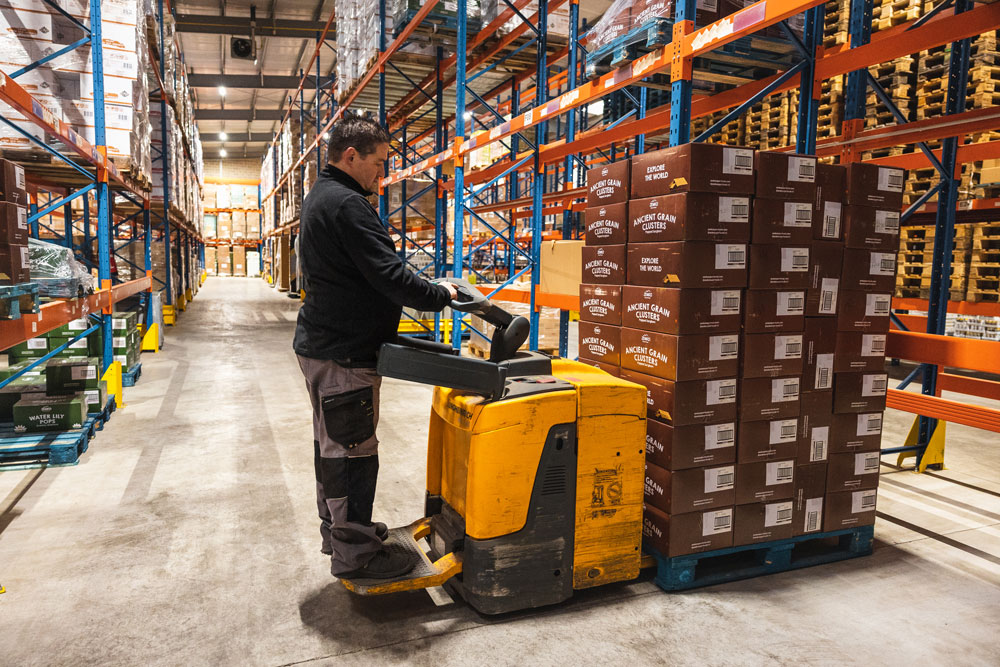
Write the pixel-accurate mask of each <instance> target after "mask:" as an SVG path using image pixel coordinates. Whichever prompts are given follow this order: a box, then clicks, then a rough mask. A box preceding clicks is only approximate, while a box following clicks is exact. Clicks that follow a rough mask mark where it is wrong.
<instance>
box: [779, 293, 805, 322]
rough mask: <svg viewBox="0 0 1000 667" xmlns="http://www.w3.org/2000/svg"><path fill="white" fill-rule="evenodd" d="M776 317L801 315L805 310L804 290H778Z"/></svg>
mask: <svg viewBox="0 0 1000 667" xmlns="http://www.w3.org/2000/svg"><path fill="white" fill-rule="evenodd" d="M777 294H778V307H777V309H776V310H777V315H778V317H788V316H790V315H801V314H803V313H804V312H805V307H806V293H805V292H778V293H777Z"/></svg>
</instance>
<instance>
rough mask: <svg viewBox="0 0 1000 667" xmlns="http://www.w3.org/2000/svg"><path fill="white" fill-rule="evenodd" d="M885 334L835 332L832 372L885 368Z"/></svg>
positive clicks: (855, 371) (857, 371) (856, 371)
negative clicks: (835, 340)
mask: <svg viewBox="0 0 1000 667" xmlns="http://www.w3.org/2000/svg"><path fill="white" fill-rule="evenodd" d="M885 339H886V334H868V333H855V332H853V331H838V332H837V348H836V351H835V352H834V355H833V372H834V373H860V372H862V371H881V370H883V369H884V368H885Z"/></svg>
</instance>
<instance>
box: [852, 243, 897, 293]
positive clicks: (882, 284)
mask: <svg viewBox="0 0 1000 667" xmlns="http://www.w3.org/2000/svg"><path fill="white" fill-rule="evenodd" d="M840 279H841V281H842V282H843V284H844V285H850V286H851V287H852V288H856V289H861V290H866V291H869V292H891V291H892V290H893V289H894V288H895V286H896V253H894V252H882V251H879V250H862V249H860V248H845V249H844V270H843V272H842V273H841V275H840Z"/></svg>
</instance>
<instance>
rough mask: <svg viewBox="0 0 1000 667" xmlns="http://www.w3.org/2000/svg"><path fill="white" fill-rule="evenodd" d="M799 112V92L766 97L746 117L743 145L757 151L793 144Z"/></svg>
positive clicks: (788, 91)
mask: <svg viewBox="0 0 1000 667" xmlns="http://www.w3.org/2000/svg"><path fill="white" fill-rule="evenodd" d="M798 112H799V93H798V90H787V91H785V92H782V93H778V94H776V95H771V96H770V97H767V98H765V99H764V100H763V101H762V102H761V103H760V104H758V105H756V106H754V107H753V108H752V109H751V110H750V112H749V113H748V114H747V122H746V134H745V136H746V143H747V144H748V145H750V146H753V147H754V148H757V149H759V150H770V149H774V148H783V147H785V146H788V145H790V144H792V143H794V142H795V134H796V128H797V126H798Z"/></svg>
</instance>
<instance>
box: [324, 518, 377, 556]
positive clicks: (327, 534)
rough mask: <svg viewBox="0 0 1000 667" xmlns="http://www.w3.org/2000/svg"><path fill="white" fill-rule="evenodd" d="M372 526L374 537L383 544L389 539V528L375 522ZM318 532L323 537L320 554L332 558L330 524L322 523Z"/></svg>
mask: <svg viewBox="0 0 1000 667" xmlns="http://www.w3.org/2000/svg"><path fill="white" fill-rule="evenodd" d="M372 525H373V526H374V527H375V537H377V538H378V539H380V540H382V541H383V542H385V540H386V538H387V537H389V526H387V525H385V524H384V523H382V522H381V521H376V522H375V523H373V524H372ZM319 532H320V534H321V535H322V536H323V546H322V547H320V550H319V551H320V553H321V554H324V555H327V556H332V555H333V547H332V546H331V537H330V524H329V523H327V522H326V521H324V522H323V525H322V526H321V527H320V531H319Z"/></svg>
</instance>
